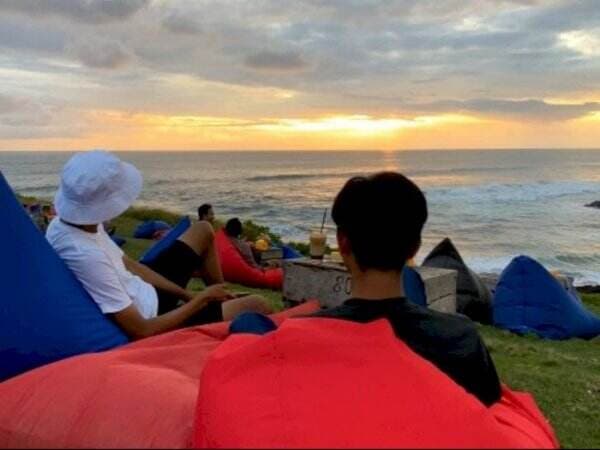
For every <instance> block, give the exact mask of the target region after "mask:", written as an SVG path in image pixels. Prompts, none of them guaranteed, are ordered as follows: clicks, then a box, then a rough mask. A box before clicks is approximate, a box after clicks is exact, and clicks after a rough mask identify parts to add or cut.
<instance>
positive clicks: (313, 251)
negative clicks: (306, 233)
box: [310, 230, 327, 259]
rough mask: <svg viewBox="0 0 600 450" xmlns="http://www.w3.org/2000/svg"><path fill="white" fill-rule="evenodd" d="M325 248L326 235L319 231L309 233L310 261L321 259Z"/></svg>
mask: <svg viewBox="0 0 600 450" xmlns="http://www.w3.org/2000/svg"><path fill="white" fill-rule="evenodd" d="M326 246H327V235H326V234H325V233H324V232H322V231H319V230H313V231H311V233H310V257H311V258H312V259H323V255H325V247H326Z"/></svg>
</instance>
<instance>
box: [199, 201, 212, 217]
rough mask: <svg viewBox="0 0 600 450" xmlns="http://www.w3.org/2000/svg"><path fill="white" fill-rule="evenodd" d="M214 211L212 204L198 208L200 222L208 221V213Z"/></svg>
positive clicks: (205, 204)
mask: <svg viewBox="0 0 600 450" xmlns="http://www.w3.org/2000/svg"><path fill="white" fill-rule="evenodd" d="M211 209H212V205H211V204H210V203H204V204H203V205H201V206H199V207H198V220H206V219H207V216H208V212H209V211H210V210H211Z"/></svg>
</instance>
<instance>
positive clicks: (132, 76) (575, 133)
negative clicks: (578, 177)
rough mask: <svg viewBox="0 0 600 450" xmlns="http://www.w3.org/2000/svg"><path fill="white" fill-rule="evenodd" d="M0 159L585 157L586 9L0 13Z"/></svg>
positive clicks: (590, 55) (211, 6) (596, 104)
mask: <svg viewBox="0 0 600 450" xmlns="http://www.w3.org/2000/svg"><path fill="white" fill-rule="evenodd" d="M0 47H1V48H0V150H21V149H23V150H51V149H52V150H77V149H87V148H107V149H112V150H166V149H177V150H203V149H240V150H244V149H257V150H260V149H398V150H401V149H421V148H436V149H437V148H525V147H527V148H529V147H539V148H563V147H573V148H583V147H586V148H600V1H599V0H579V1H578V0H539V1H538V0H478V1H465V0H396V1H394V0H331V1H317V0H293V1H292V0H252V1H249V0H248V1H234V0H214V1H212V0H210V1H209V0H187V1H186V0H169V1H167V0H126V1H111V0H0Z"/></svg>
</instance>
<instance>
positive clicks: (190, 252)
mask: <svg viewBox="0 0 600 450" xmlns="http://www.w3.org/2000/svg"><path fill="white" fill-rule="evenodd" d="M141 188H142V176H141V174H140V172H139V171H138V170H137V169H136V168H135V167H134V166H133V165H131V164H128V163H124V162H122V161H120V160H119V159H118V158H117V157H116V156H114V155H112V154H111V153H108V152H104V151H93V152H87V153H78V154H76V155H74V156H73V157H72V158H71V159H70V160H69V161H68V162H67V164H66V165H65V167H64V169H63V172H62V176H61V180H60V187H59V190H58V192H57V193H56V197H55V207H56V211H57V213H58V217H56V218H55V219H54V220H52V222H51V223H50V226H49V227H48V231H47V233H46V237H47V239H48V241H49V242H50V244H51V245H52V247H54V249H55V250H56V252H57V253H58V255H59V256H60V257H61V258H62V259H63V260H64V261H65V262H66V263H67V265H68V267H69V268H70V269H71V270H72V271H73V273H74V274H75V276H76V277H77V278H78V279H79V281H81V283H82V284H83V286H84V287H85V289H86V290H87V291H88V292H89V294H90V295H91V297H92V298H93V299H94V301H95V302H96V303H97V304H98V306H99V307H100V310H101V311H102V312H103V313H104V314H107V315H108V316H110V317H111V318H112V319H113V320H114V321H115V322H116V323H117V325H119V326H120V327H121V328H122V329H123V331H124V332H125V333H126V334H127V335H129V336H130V337H131V338H132V339H137V338H143V337H147V336H152V335H156V334H160V333H164V332H166V331H170V330H173V329H176V328H180V327H183V326H187V325H196V324H202V323H209V322H218V321H222V320H230V319H232V318H233V317H235V316H236V315H237V314H238V313H241V312H247V311H250V312H262V313H267V314H268V313H270V312H271V308H270V307H269V306H268V305H267V303H266V302H265V300H264V299H262V298H261V297H256V296H247V297H244V298H234V296H233V295H231V294H230V293H229V292H228V291H227V290H226V289H225V287H224V286H223V285H222V284H221V283H223V275H222V273H221V268H220V263H219V259H218V255H217V253H216V250H215V247H214V243H213V241H214V232H213V229H212V227H211V225H210V224H209V223H208V222H198V223H195V224H194V225H192V226H191V227H190V228H189V229H188V230H187V231H186V232H185V233H183V234H182V235H181V237H179V239H178V240H176V241H175V242H174V243H173V244H172V245H171V246H170V247H169V248H167V249H166V250H164V251H163V252H162V253H161V254H160V255H159V256H158V258H157V259H156V260H155V261H154V262H153V263H152V264H151V265H150V266H145V265H143V264H141V263H139V262H137V261H135V260H133V259H130V258H129V257H127V256H126V255H125V254H124V253H123V251H122V250H121V249H120V248H119V247H118V246H117V245H116V244H115V243H114V242H113V241H112V240H111V239H110V237H109V236H108V234H107V233H106V231H105V229H104V227H103V225H102V223H103V222H105V221H107V220H111V219H113V218H115V217H117V216H119V215H120V214H121V213H123V212H124V211H125V210H126V209H127V208H128V207H129V206H131V204H132V203H133V201H134V200H135V199H136V198H137V196H138V195H139V192H140V190H141ZM196 269H200V270H201V271H202V273H203V274H205V278H204V281H205V283H206V285H207V286H209V287H207V288H206V289H204V290H203V291H202V292H200V293H193V292H190V291H188V290H186V286H187V284H188V282H189V280H190V278H191V275H192V273H193V272H194V271H195V270H196ZM180 302H183V305H181V306H179V303H180Z"/></svg>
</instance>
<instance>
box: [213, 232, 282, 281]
mask: <svg viewBox="0 0 600 450" xmlns="http://www.w3.org/2000/svg"><path fill="white" fill-rule="evenodd" d="M215 244H216V246H217V252H218V253H219V258H220V260H221V270H222V271H223V277H224V278H225V281H228V282H230V283H237V284H243V285H244V286H248V287H255V288H265V289H274V290H280V289H281V287H282V286H283V270H282V269H267V270H260V269H257V268H255V267H252V266H250V265H248V263H247V262H246V261H244V258H242V255H241V254H240V252H239V251H238V249H237V248H236V247H235V246H234V245H233V244H232V243H231V241H230V240H229V238H228V237H227V235H226V234H225V232H224V231H223V230H219V231H218V232H217V233H216V237H215Z"/></svg>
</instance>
